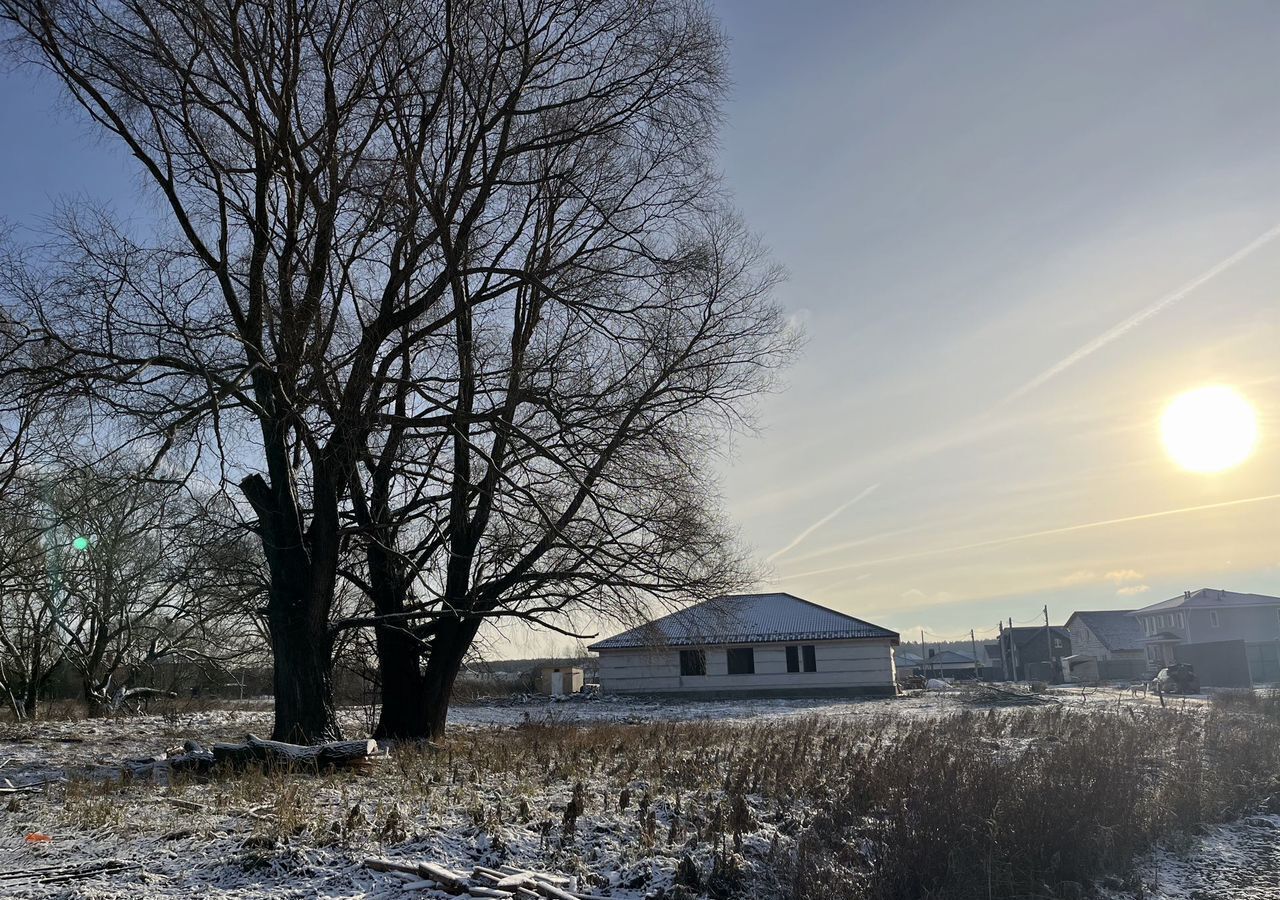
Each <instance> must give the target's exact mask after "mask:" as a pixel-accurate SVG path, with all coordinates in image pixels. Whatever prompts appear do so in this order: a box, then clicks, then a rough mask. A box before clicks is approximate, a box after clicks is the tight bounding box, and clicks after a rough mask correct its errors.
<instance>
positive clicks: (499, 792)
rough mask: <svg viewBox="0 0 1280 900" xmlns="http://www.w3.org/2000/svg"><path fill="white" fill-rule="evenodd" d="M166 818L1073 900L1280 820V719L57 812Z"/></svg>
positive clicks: (334, 777)
mask: <svg viewBox="0 0 1280 900" xmlns="http://www.w3.org/2000/svg"><path fill="white" fill-rule="evenodd" d="M157 792H161V793H163V794H164V795H166V796H162V797H158V796H157ZM168 797H178V798H187V799H188V800H194V801H197V802H199V803H200V804H203V806H204V807H205V808H207V809H208V810H209V811H210V814H211V816H212V817H214V818H216V819H224V820H225V819H235V820H237V821H238V823H239V824H238V825H235V826H233V827H234V830H235V831H238V832H240V833H242V834H243V833H246V832H247V834H248V838H247V839H246V840H245V842H244V844H243V846H242V849H243V856H244V858H243V859H242V860H241V862H242V863H244V864H246V865H252V864H255V861H261V860H266V859H268V858H270V855H271V854H272V853H275V852H290V850H291V848H292V849H296V848H299V847H307V846H316V847H329V848H335V850H336V851H338V852H342V853H346V852H350V853H351V855H352V856H355V855H357V854H359V853H362V852H364V851H365V850H367V849H369V848H370V847H375V846H376V847H380V848H388V849H390V850H391V851H392V852H394V848H395V847H397V846H399V845H401V844H405V843H407V844H408V845H409V846H411V847H412V846H421V842H422V841H423V840H424V838H425V837H426V836H428V835H431V834H438V833H440V831H441V829H461V830H463V831H465V832H467V833H468V834H470V835H472V836H473V837H474V838H476V839H477V840H479V837H480V836H483V840H482V841H481V842H480V843H481V844H482V845H483V846H485V847H487V848H489V849H488V851H487V852H489V853H492V854H494V856H493V857H492V858H491V859H490V861H494V860H497V859H505V858H510V859H513V860H515V861H517V862H519V863H520V864H534V863H536V864H538V865H541V866H545V867H548V868H555V869H558V870H560V871H564V872H566V873H575V874H579V875H582V876H584V878H585V879H586V881H585V883H587V884H596V885H600V884H601V883H602V882H601V881H599V880H598V878H597V877H596V876H598V875H599V874H600V873H601V872H602V871H605V870H607V869H608V868H610V867H612V868H617V869H618V870H620V871H625V872H627V873H635V872H637V871H642V870H644V869H645V867H646V866H648V865H658V866H660V867H665V869H666V871H668V872H669V873H670V872H671V870H672V868H674V869H675V871H674V877H675V882H676V886H675V887H674V888H673V891H672V896H676V897H680V896H708V897H714V898H728V897H754V896H778V897H791V898H808V897H818V896H821V897H824V898H833V900H840V898H851V900H852V898H859V900H863V898H868V900H893V898H901V900H907V898H920V900H968V898H975V900H979V898H1032V897H1035V898H1054V897H1059V898H1065V897H1080V896H1083V895H1085V894H1086V893H1087V890H1088V885H1089V884H1090V882H1093V881H1095V880H1096V879H1098V878H1100V877H1101V876H1103V875H1105V874H1118V875H1121V876H1124V875H1126V874H1127V873H1128V872H1129V871H1130V869H1131V868H1132V864H1133V862H1134V859H1135V857H1136V856H1137V855H1139V854H1140V853H1142V852H1143V851H1145V850H1146V849H1148V848H1150V847H1151V846H1152V845H1153V844H1154V843H1155V842H1156V841H1158V840H1162V839H1166V838H1169V837H1171V836H1174V835H1177V834H1179V833H1185V832H1186V831H1188V830H1190V829H1194V828H1195V827H1197V826H1199V825H1201V824H1203V823H1212V822H1217V821H1221V820H1225V819H1229V818H1231V817H1234V816H1236V815H1239V814H1241V813H1243V812H1246V811H1248V810H1250V809H1253V808H1256V807H1257V806H1258V805H1259V804H1261V803H1264V802H1267V798H1271V799H1270V802H1271V803H1272V804H1274V805H1276V808H1277V809H1280V695H1268V696H1254V695H1248V696H1245V695H1239V696H1235V695H1228V696H1223V697H1220V698H1219V699H1216V700H1215V701H1214V703H1212V704H1210V705H1209V706H1207V707H1204V706H1202V707H1199V708H1195V709H1187V710H1183V709H1181V708H1176V709H1175V708H1169V709H1159V708H1155V707H1147V706H1143V707H1138V708H1134V707H1131V706H1125V707H1110V708H1108V709H1106V711H1100V710H1098V709H1097V708H1096V707H1095V708H1094V709H1093V710H1090V711H1088V712H1085V711H1081V710H1079V709H1071V708H1065V707H1045V708H1034V709H1024V710H992V711H984V712H962V713H957V714H955V715H952V716H948V717H945V718H939V719H909V718H903V717H898V716H895V715H892V714H886V715H884V716H882V717H878V718H862V719H859V720H856V721H841V720H840V719H836V718H822V717H817V716H814V717H807V718H804V717H797V718H790V719H785V720H761V721H759V722H752V723H745V724H744V723H720V722H711V721H708V722H683V723H652V724H638V725H637V724H600V725H594V726H586V727H583V726H572V725H558V724H530V725H526V726H523V727H520V728H516V729H509V730H499V729H474V730H461V729H460V730H456V731H455V732H453V733H451V734H450V736H449V737H448V738H447V739H446V740H445V741H444V742H443V743H441V744H439V745H430V746H421V747H417V746H406V747H400V748H398V749H397V751H396V752H395V753H394V755H393V756H392V757H391V759H389V760H387V761H386V762H385V763H384V764H383V765H382V766H381V767H380V769H379V770H378V771H377V772H376V773H375V774H374V775H372V776H368V777H357V776H354V775H352V774H350V773H344V772H331V773H324V774H321V775H320V776H318V777H317V776H315V775H306V774H300V773H288V772H260V771H253V770H250V771H249V772H242V773H234V774H232V773H218V774H215V775H214V777H213V778H212V779H208V780H185V779H179V780H176V781H175V782H174V783H173V784H171V785H169V786H167V787H164V786H157V785H154V784H143V783H136V784H129V783H128V782H124V783H121V782H105V783H103V782H87V781H78V780H77V781H72V782H71V783H69V784H68V785H67V786H66V788H65V795H64V796H62V797H61V798H59V799H61V800H62V801H63V807H64V810H65V814H66V816H67V819H69V820H72V821H75V822H77V823H79V824H80V825H82V826H87V827H95V828H102V827H105V828H111V827H124V828H129V827H141V828H143V829H146V828H148V827H157V828H158V827H165V828H174V827H176V824H175V818H176V817H170V818H169V819H166V820H164V822H165V823H166V824H163V825H161V824H160V822H159V821H157V824H156V825H154V826H149V824H148V823H149V821H150V819H149V818H148V816H150V817H151V818H154V815H155V814H154V813H140V812H138V810H139V809H141V808H142V805H143V804H148V803H149V804H152V806H151V809H155V808H156V807H155V804H157V803H159V804H164V803H165V802H166V800H167V798H168ZM34 799H35V798H33V800H34ZM131 804H132V808H133V811H132V812H125V813H122V812H121V809H122V808H127V807H129V806H130V805H131ZM191 824H192V827H209V828H213V827H214V826H215V824H216V822H215V821H214V819H205V820H203V824H202V825H200V826H195V825H194V823H191ZM601 835H604V837H601ZM469 840H470V838H469ZM602 841H605V842H610V843H608V848H606V846H605V843H602ZM343 848H349V851H348V850H346V849H343ZM606 850H607V853H606V855H605V856H601V855H600V854H601V853H602V852H605V851H606ZM409 852H414V851H412V850H410V851H409ZM609 854H612V855H609ZM677 863H678V865H677ZM626 877H627V878H631V877H632V874H628V875H627V876H626ZM633 887H635V888H641V887H646V885H643V884H639V883H637V884H635V885H633Z"/></svg>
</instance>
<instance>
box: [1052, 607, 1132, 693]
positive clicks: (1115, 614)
mask: <svg viewBox="0 0 1280 900" xmlns="http://www.w3.org/2000/svg"><path fill="white" fill-rule="evenodd" d="M1133 613H1134V610H1131V609H1099V610H1081V611H1078V612H1073V613H1072V614H1071V618H1069V619H1067V631H1068V632H1070V633H1071V652H1072V655H1071V656H1070V657H1068V658H1067V660H1066V662H1067V665H1068V668H1069V670H1070V673H1071V676H1072V677H1073V678H1075V679H1078V680H1085V681H1089V680H1103V679H1108V678H1132V677H1136V676H1138V675H1141V674H1142V672H1143V671H1144V670H1145V669H1146V668H1147V653H1146V645H1145V643H1144V639H1145V637H1146V635H1145V634H1144V632H1143V630H1142V626H1141V625H1140V624H1139V623H1138V620H1137V619H1135V618H1134V616H1133Z"/></svg>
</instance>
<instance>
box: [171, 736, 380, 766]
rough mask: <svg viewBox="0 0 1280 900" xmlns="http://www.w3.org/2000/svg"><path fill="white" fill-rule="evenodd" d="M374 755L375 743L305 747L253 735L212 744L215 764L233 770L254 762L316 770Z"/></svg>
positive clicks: (376, 750) (345, 764) (359, 760)
mask: <svg viewBox="0 0 1280 900" xmlns="http://www.w3.org/2000/svg"><path fill="white" fill-rule="evenodd" d="M377 752H378V742H377V741H374V740H367V741H332V742H330V743H327V744H314V745H312V746H304V745H302V744H286V743H284V742H283V741H264V740H263V739H262V738H260V737H257V736H255V735H252V734H251V735H249V736H248V740H247V741H246V742H245V743H243V744H214V745H213V759H214V761H215V762H217V763H221V764H226V765H229V766H233V767H241V766H247V765H251V764H254V763H265V764H268V765H275V766H282V767H285V768H310V769H319V768H322V767H324V766H348V765H353V764H358V763H360V762H362V761H363V760H366V759H368V758H369V757H370V756H373V755H375V754H376V753H377ZM188 755H195V754H188Z"/></svg>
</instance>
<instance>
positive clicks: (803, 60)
mask: <svg viewBox="0 0 1280 900" xmlns="http://www.w3.org/2000/svg"><path fill="white" fill-rule="evenodd" d="M718 6H719V11H720V13H721V16H722V22H723V25H724V28H725V31H726V32H727V34H728V35H729V38H730V40H731V67H732V71H733V76H734V82H735V87H734V92H733V97H732V100H731V102H730V103H729V105H728V107H727V114H728V119H727V124H726V127H725V130H724V133H723V137H722V159H723V166H724V170H725V173H726V176H727V180H728V183H729V185H730V186H731V188H732V189H733V190H734V192H735V194H736V196H737V199H738V203H739V205H740V206H741V207H742V209H743V211H744V212H745V214H746V217H747V219H748V221H750V222H751V223H752V225H753V226H754V227H755V228H756V229H757V230H758V231H759V232H760V233H761V235H762V236H763V238H764V240H765V241H766V242H767V244H768V245H769V246H770V247H771V248H772V250H773V252H774V254H775V256H776V258H777V259H778V261H779V262H781V263H782V264H783V265H784V266H785V267H786V268H787V269H788V270H789V272H790V279H789V281H788V282H787V284H786V285H785V287H784V288H783V290H782V299H783V301H784V303H785V304H786V306H787V308H788V309H789V310H790V311H791V312H792V314H793V315H794V316H795V317H796V318H797V319H798V320H800V321H802V322H803V323H804V325H805V328H806V330H807V333H808V336H809V337H808V343H807V346H806V349H805V352H804V355H803V357H802V358H801V360H800V361H799V363H798V364H797V365H796V366H795V368H794V369H793V370H792V371H791V372H790V373H789V376H788V382H789V387H788V389H787V391H786V392H785V393H783V394H781V395H779V396H776V397H770V398H764V399H762V401H761V403H760V406H759V410H758V413H759V422H760V425H761V429H762V432H761V434H760V435H759V436H757V437H752V438H743V439H739V440H737V441H736V442H735V443H734V445H733V447H732V449H731V451H730V453H729V456H728V458H727V459H726V460H725V461H724V462H723V464H722V465H723V471H724V494H725V500H726V505H727V507H728V509H729V511H730V513H731V514H732V516H733V517H734V519H735V520H736V521H737V522H738V523H739V524H740V526H741V529H742V536H743V539H744V540H745V541H746V542H747V543H748V544H749V545H750V546H751V547H753V548H754V549H755V550H756V552H757V553H758V555H759V557H760V559H761V560H762V562H763V561H766V560H770V561H769V562H768V567H769V570H770V574H769V575H768V576H767V579H766V582H765V583H764V585H762V586H769V587H776V588H778V589H786V590H790V591H792V592H795V593H798V594H800V595H802V596H805V597H807V598H809V599H812V600H815V601H817V602H820V603H824V604H827V605H830V606H834V607H836V608H839V609H843V610H845V611H848V612H852V613H854V614H855V615H861V616H864V617H866V618H869V619H872V620H873V621H876V622H878V623H880V624H883V625H886V626H890V627H895V628H898V629H901V630H903V631H914V630H916V629H918V628H919V627H922V626H923V627H925V628H926V629H928V630H929V632H930V633H932V634H935V635H938V636H941V637H951V636H959V635H960V634H961V633H965V634H967V631H968V629H969V628H970V627H973V628H977V629H978V630H979V632H980V633H981V632H982V631H984V630H987V631H989V630H991V629H993V628H994V626H995V622H996V620H997V619H999V618H1007V617H1009V616H1012V617H1013V618H1014V619H1015V620H1025V619H1029V618H1031V617H1032V616H1034V615H1036V614H1038V611H1039V609H1040V607H1041V606H1043V605H1046V604H1047V605H1048V606H1049V609H1050V614H1051V616H1052V617H1053V618H1054V619H1055V620H1056V621H1062V620H1065V618H1066V617H1067V615H1068V614H1069V613H1070V611H1071V610H1073V609H1083V608H1109V607H1117V606H1120V607H1125V606H1135V605H1142V604H1144V603H1146V602H1154V601H1155V600H1158V599H1163V598H1166V597H1168V596H1172V595H1174V594H1177V593H1181V592H1182V590H1184V589H1187V588H1196V587H1201V586H1213V587H1228V588H1233V589H1237V590H1253V591H1262V592H1270V593H1280V545H1278V544H1277V541H1276V537H1277V534H1278V533H1280V529H1277V527H1276V522H1277V521H1280V500H1274V499H1272V500H1257V499H1255V498H1259V497H1268V496H1270V495H1273V494H1280V464H1278V463H1280V442H1278V441H1277V437H1276V435H1277V432H1278V431H1280V365H1278V362H1277V356H1278V354H1277V350H1276V348H1277V347H1280V311H1278V310H1280V304H1277V302H1276V300H1277V298H1276V285H1277V284H1280V279H1278V277H1277V276H1280V240H1276V241H1273V242H1268V243H1265V244H1263V245H1262V246H1260V247H1257V248H1256V249H1254V250H1253V251H1252V252H1250V253H1249V254H1248V255H1247V256H1245V257H1244V258H1243V259H1240V260H1238V261H1237V262H1235V263H1233V264H1232V265H1230V266H1228V267H1226V268H1225V269H1224V270H1223V271H1221V272H1219V273H1217V274H1215V275H1214V276H1213V277H1211V278H1209V279H1208V280H1205V281H1204V283H1203V284H1199V285H1198V286H1197V287H1195V289H1194V290H1191V291H1187V292H1185V296H1178V294H1179V291H1180V289H1182V288H1185V287H1186V286H1188V285H1191V284H1194V283H1195V282H1196V281H1197V280H1199V279H1201V277H1202V276H1203V275H1204V273H1206V272H1210V271H1212V270H1214V269H1215V267H1219V266H1220V265H1221V264H1222V263H1223V261H1224V260H1228V259H1231V258H1232V257H1233V255H1234V254H1237V253H1238V252H1239V251H1240V250H1241V249H1242V248H1245V247H1247V246H1248V245H1249V244H1250V243H1251V242H1253V241H1255V239H1257V238H1258V237H1259V235H1262V234H1264V233H1265V232H1267V231H1268V230H1269V229H1272V228H1274V227H1275V226H1277V225H1280V115H1277V114H1276V111H1277V109H1280V54H1277V53H1276V52H1275V47H1276V46H1277V43H1278V41H1277V39H1278V38H1280V5H1278V4H1275V3H1271V2H1256V3H1250V2H1243V0H1237V2H1233V3H1230V4H1207V3H1178V2H1171V0H1159V2H1156V0H1134V2H1128V3H1101V2H1070V3H1067V2H1058V3H1047V2H1046V3H1022V2H1014V0H1005V2H998V3H987V2H965V3H956V2H937V3H928V2H863V3H855V2H829V0H828V2H817V0H813V2H802V0H797V2H790V3H777V2H765V0H759V2H758V0H724V2H722V3H720V4H718ZM55 96H56V95H55V93H54V92H53V90H52V89H51V88H50V87H49V86H48V85H47V84H46V83H44V82H43V81H42V80H41V79H40V78H38V77H35V76H32V75H30V74H27V73H9V74H5V75H4V76H3V80H2V81H0V128H3V132H4V134H5V135H6V139H5V140H4V141H3V142H0V198H3V200H2V203H0V215H3V216H4V217H5V218H7V219H9V220H11V221H17V222H20V223H24V224H30V223H33V222H38V220H39V218H40V217H41V216H43V215H47V214H48V213H49V212H51V211H52V209H53V207H54V204H55V202H56V200H57V198H58V197H63V196H75V195H78V194H84V195H89V196H94V197H97V198H103V199H109V200H111V201H112V202H114V203H115V204H116V205H117V206H118V207H123V211H125V212H126V213H129V212H133V209H132V208H131V206H130V204H132V203H133V200H132V197H133V196H134V194H135V190H134V180H133V176H132V175H131V174H130V173H131V169H130V167H129V164H128V160H127V159H126V158H124V157H123V155H122V154H120V153H119V152H118V151H115V150H113V149H111V148H109V147H107V146H105V145H102V144H100V143H98V142H96V141H95V140H93V139H92V138H89V137H86V136H85V135H84V132H83V131H82V129H81V127H80V126H79V124H78V123H77V122H76V121H75V119H74V117H71V116H68V115H60V114H59V113H57V112H56V111H51V109H52V108H53V107H54V105H55V99H54V98H55ZM1170 296H1177V297H1178V298H1177V299H1176V300H1175V301H1174V302H1170V303H1169V304H1168V305H1167V306H1165V307H1163V308H1162V309H1161V310H1160V311H1159V312H1158V313H1157V314H1154V315H1152V316H1150V317H1149V318H1147V319H1145V320H1144V321H1142V322H1141V323H1140V324H1138V325H1136V326H1135V327H1133V328H1131V329H1129V330H1127V331H1125V332H1124V333H1123V334H1121V335H1120V336H1118V337H1116V338H1115V339H1114V340H1111V341H1109V342H1106V343H1105V345H1104V346H1101V347H1100V348H1099V349H1097V350H1096V351H1094V352H1090V353H1086V354H1085V355H1083V357H1082V358H1080V359H1079V361H1078V362H1075V363H1074V364H1072V365H1070V366H1068V367H1066V368H1064V369H1063V370H1062V371H1060V372H1058V373H1056V374H1054V375H1053V376H1052V377H1049V378H1047V379H1046V380H1044V381H1043V383H1039V382H1038V378H1039V377H1040V376H1042V375H1044V374H1045V373H1047V372H1050V371H1052V370H1053V367H1054V366H1055V364H1058V363H1059V362H1060V361H1063V360H1066V359H1068V358H1070V357H1071V356H1072V354H1073V353H1076V351H1078V350H1080V348H1082V347H1087V346H1088V345H1089V344H1090V342H1092V341H1095V339H1097V338H1098V337H1099V336H1100V335H1104V334H1107V333H1108V332H1109V331H1111V330H1112V329H1115V328H1116V327H1117V326H1118V325H1120V324H1121V323H1123V322H1125V321H1126V320H1128V319H1129V318H1130V317H1132V316H1134V315H1135V314H1138V313H1139V312H1141V311H1142V310H1143V309H1147V308H1149V307H1151V306H1152V304H1155V303H1157V302H1158V301H1159V300H1160V299H1161V298H1165V297H1170ZM1208 383H1221V384H1228V385H1231V386H1234V387H1235V388H1237V389H1238V390H1239V391H1240V392H1242V393H1243V394H1244V395H1245V396H1246V397H1247V398H1248V399H1249V400H1250V402H1251V403H1252V404H1253V405H1254V406H1255V407H1256V408H1257V410H1258V414H1259V421H1260V428H1261V435H1262V437H1261V441H1260V443H1259V445H1258V448H1257V450H1256V452H1255V454H1254V455H1253V457H1252V458H1251V459H1250V460H1249V461H1248V462H1247V463H1245V464H1244V465H1242V466H1240V467H1238V468H1236V469H1233V470H1231V471H1229V472H1225V473H1221V474H1218V475H1214V476H1205V475H1193V474H1191V473H1187V472H1183V471H1181V470H1179V469H1178V468H1177V467H1176V466H1174V465H1173V464H1172V463H1171V462H1170V461H1169V460H1168V459H1167V458H1166V455H1165V453H1164V451H1163V450H1162V448H1161V446H1160V442H1159V435H1158V428H1157V421H1158V418H1159V415H1160V412H1161V410H1162V409H1163V407H1164V405H1165V404H1166V403H1167V402H1168V401H1169V400H1170V399H1171V398H1172V397H1173V396H1175V395H1177V394H1178V393H1180V392H1182V391H1184V390H1187V389H1190V388H1194V387H1197V386H1199V385H1202V384H1208ZM1020 391H1022V393H1021V394H1019V392H1020ZM1012 395H1016V396H1013V398H1012V399H1010V397H1011V396H1012ZM1239 501H1248V502H1239ZM1190 508H1199V509H1197V511H1192V512H1180V513H1175V514H1169V515H1159V516H1151V515H1150V514H1153V513H1164V512H1169V511H1174V510H1184V509H1190ZM1135 517H1145V518H1135ZM1113 520H1127V521H1120V522H1115V521H1113ZM1104 522H1111V523H1112V524H1095V523H1104ZM1077 526H1089V527H1077ZM1064 529H1070V530H1064ZM1046 532H1047V533H1046ZM780 551H784V552H780Z"/></svg>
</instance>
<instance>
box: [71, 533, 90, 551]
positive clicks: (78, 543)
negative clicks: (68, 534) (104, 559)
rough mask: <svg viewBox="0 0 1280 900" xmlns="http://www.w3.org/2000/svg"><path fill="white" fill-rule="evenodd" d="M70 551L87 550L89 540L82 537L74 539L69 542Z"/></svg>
mask: <svg viewBox="0 0 1280 900" xmlns="http://www.w3.org/2000/svg"><path fill="white" fill-rule="evenodd" d="M71 549H72V550H88V549H89V539H88V538H87V537H84V536H81V537H78V538H76V539H75V540H74V541H72V542H71Z"/></svg>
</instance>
